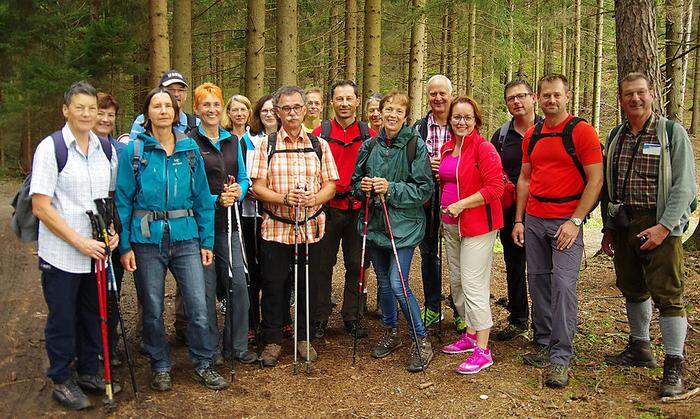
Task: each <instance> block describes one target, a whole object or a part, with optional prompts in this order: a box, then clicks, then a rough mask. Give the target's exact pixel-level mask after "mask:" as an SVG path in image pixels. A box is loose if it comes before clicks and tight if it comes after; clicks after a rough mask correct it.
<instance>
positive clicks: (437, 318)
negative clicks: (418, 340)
mask: <svg viewBox="0 0 700 419" xmlns="http://www.w3.org/2000/svg"><path fill="white" fill-rule="evenodd" d="M420 318H421V320H423V324H424V325H425V327H430V326H432V325H434V324H435V323H437V322H441V321H442V319H444V318H445V316H444V315H443V314H442V313H438V312H437V311H433V310H431V309H429V308H428V307H426V308H424V309H423V311H422V312H421V313H420Z"/></svg>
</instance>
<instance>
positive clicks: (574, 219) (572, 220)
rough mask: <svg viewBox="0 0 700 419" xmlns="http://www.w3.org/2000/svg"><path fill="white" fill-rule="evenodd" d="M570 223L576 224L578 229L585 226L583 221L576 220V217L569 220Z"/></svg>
mask: <svg viewBox="0 0 700 419" xmlns="http://www.w3.org/2000/svg"><path fill="white" fill-rule="evenodd" d="M569 221H571V222H572V223H574V225H575V226H576V227H581V224H583V220H582V219H580V218H576V217H571V218H569Z"/></svg>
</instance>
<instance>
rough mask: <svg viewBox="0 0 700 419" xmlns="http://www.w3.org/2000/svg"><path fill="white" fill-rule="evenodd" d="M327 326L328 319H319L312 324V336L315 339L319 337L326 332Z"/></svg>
mask: <svg viewBox="0 0 700 419" xmlns="http://www.w3.org/2000/svg"><path fill="white" fill-rule="evenodd" d="M327 327H328V321H327V320H321V321H318V322H316V324H315V325H314V329H313V330H314V335H313V336H314V337H315V338H316V339H321V338H322V337H323V336H324V335H325V334H326V328H327Z"/></svg>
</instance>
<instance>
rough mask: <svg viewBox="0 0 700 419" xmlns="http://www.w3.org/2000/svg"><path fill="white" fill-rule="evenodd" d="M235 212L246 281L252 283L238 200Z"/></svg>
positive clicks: (234, 180) (232, 180)
mask: <svg viewBox="0 0 700 419" xmlns="http://www.w3.org/2000/svg"><path fill="white" fill-rule="evenodd" d="M228 178H229V183H235V182H236V178H235V177H233V176H229V177H228ZM233 213H234V214H235V215H236V227H237V228H238V243H240V245H241V254H242V255H243V271H245V276H246V282H247V284H248V285H250V272H249V271H248V257H247V256H246V254H245V243H244V242H243V229H242V228H241V212H240V210H239V209H238V202H234V203H233Z"/></svg>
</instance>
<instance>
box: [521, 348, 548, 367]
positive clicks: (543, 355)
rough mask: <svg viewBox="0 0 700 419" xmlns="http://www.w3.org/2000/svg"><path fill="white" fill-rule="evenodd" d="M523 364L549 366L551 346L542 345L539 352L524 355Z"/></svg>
mask: <svg viewBox="0 0 700 419" xmlns="http://www.w3.org/2000/svg"><path fill="white" fill-rule="evenodd" d="M523 364H525V365H530V366H533V367H535V368H547V367H548V366H549V347H548V346H540V347H539V349H538V350H537V352H530V353H529V354H525V355H523Z"/></svg>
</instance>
